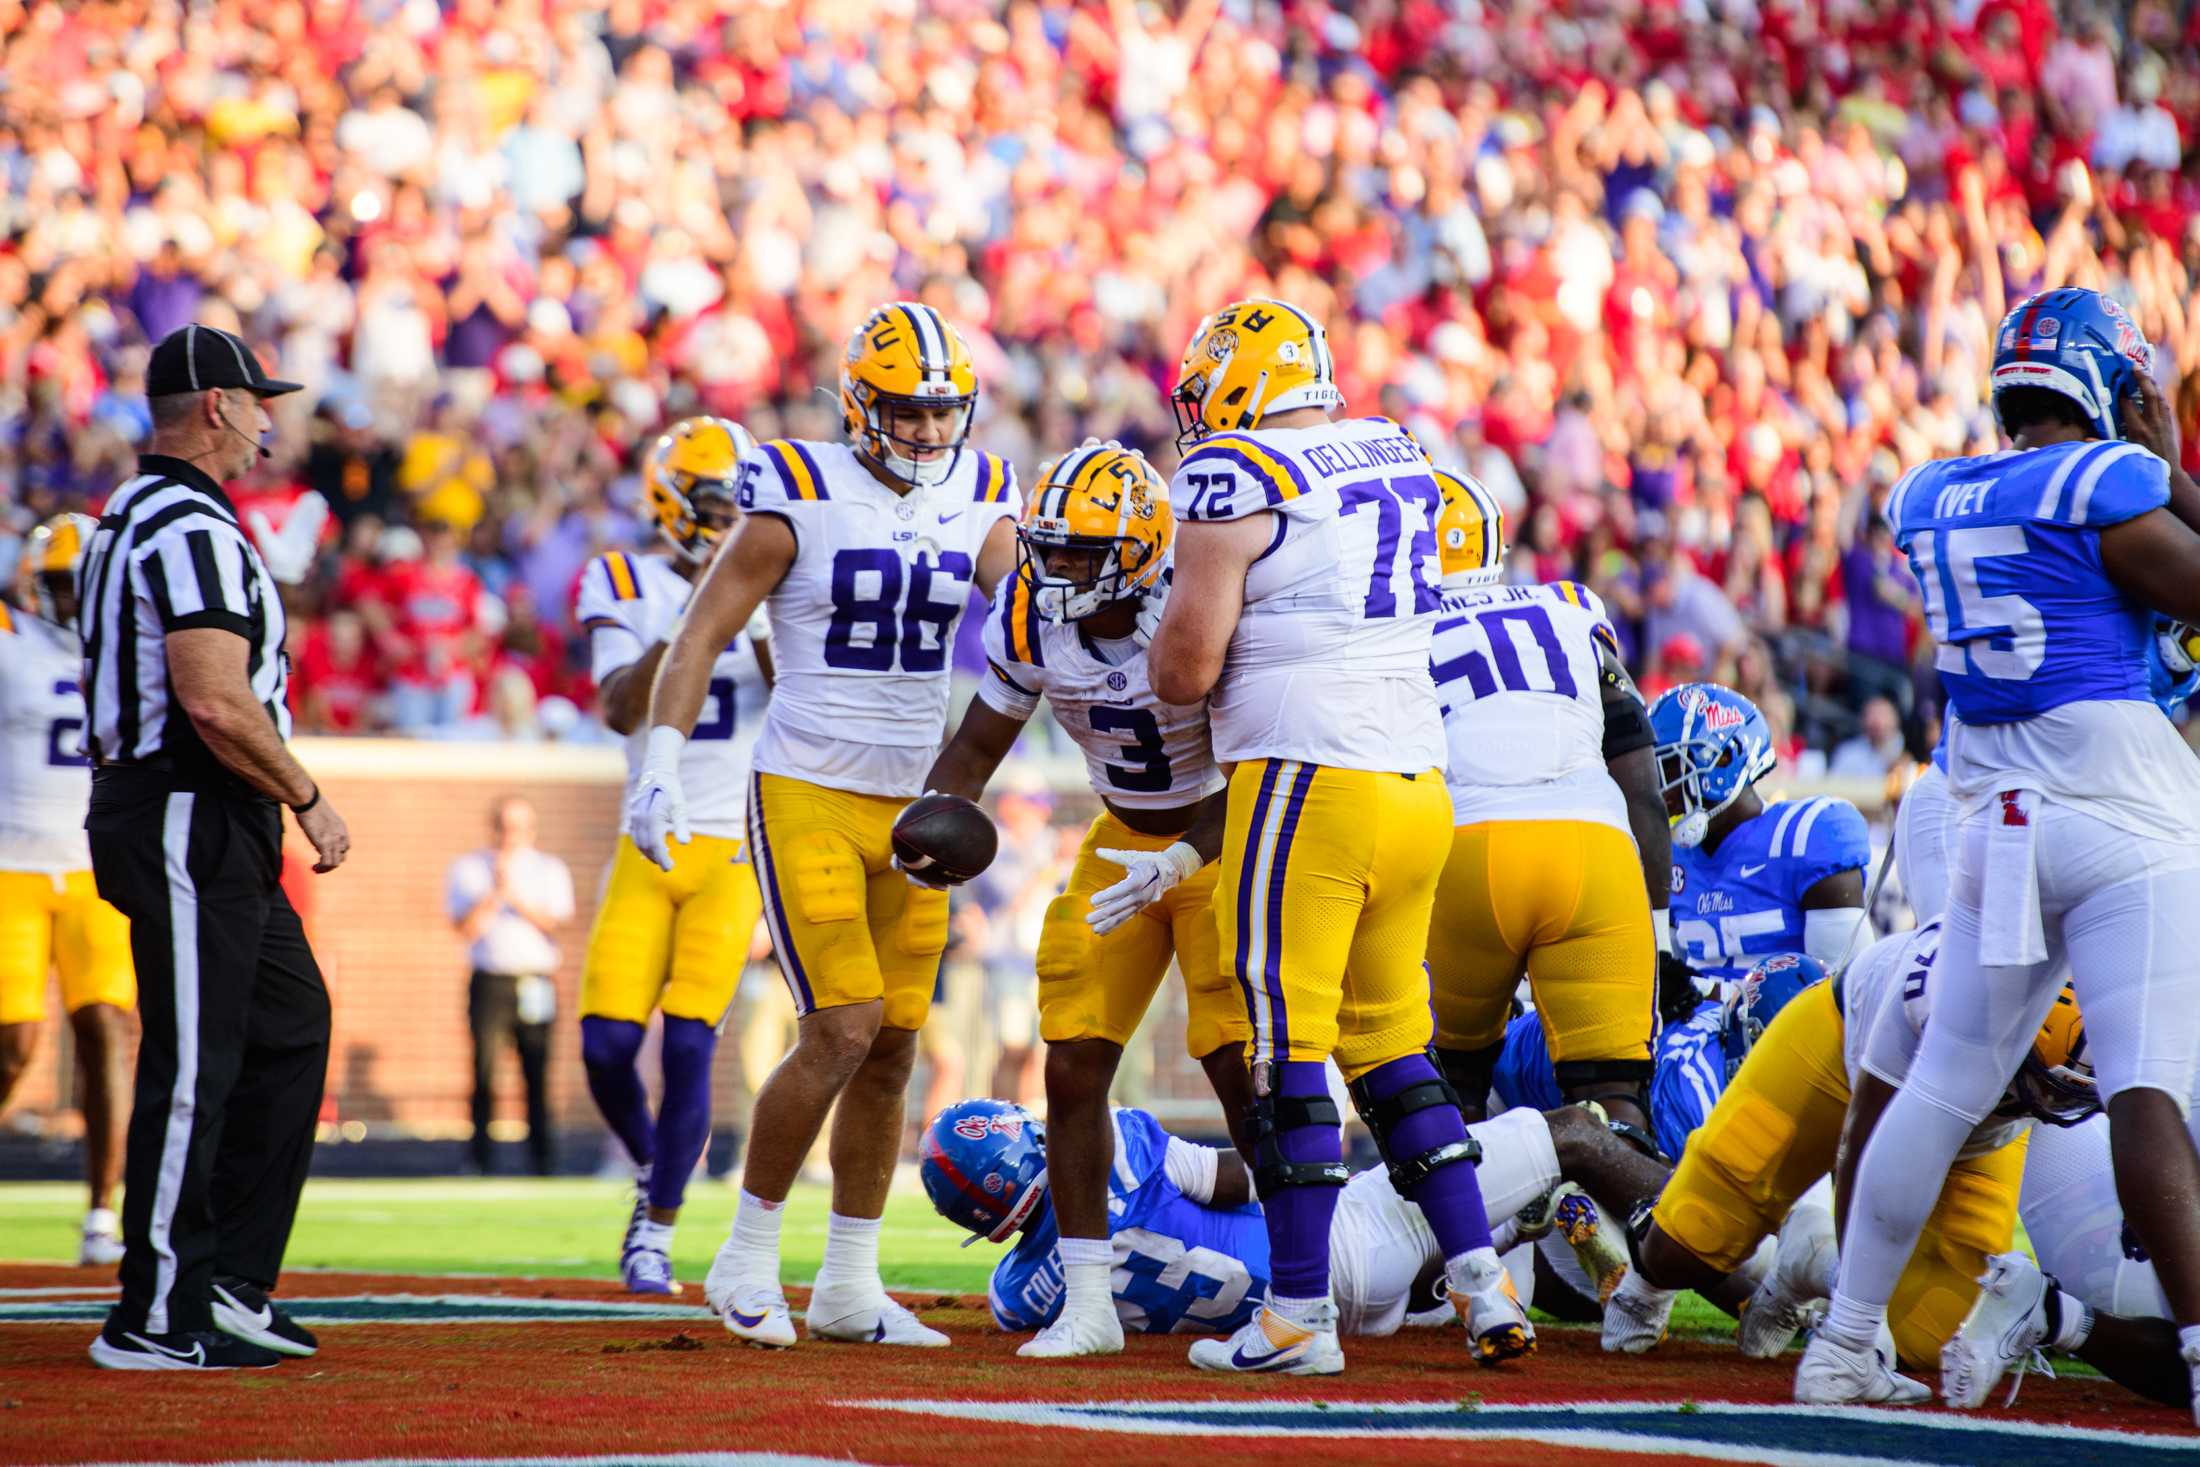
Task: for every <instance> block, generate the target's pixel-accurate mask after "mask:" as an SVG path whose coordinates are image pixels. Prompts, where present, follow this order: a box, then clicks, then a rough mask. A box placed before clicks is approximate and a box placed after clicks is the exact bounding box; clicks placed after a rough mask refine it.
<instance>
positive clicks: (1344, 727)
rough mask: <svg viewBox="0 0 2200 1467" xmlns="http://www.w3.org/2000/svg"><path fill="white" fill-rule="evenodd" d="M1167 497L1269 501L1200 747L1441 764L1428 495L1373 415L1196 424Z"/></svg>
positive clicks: (1331, 760)
mask: <svg viewBox="0 0 2200 1467" xmlns="http://www.w3.org/2000/svg"><path fill="white" fill-rule="evenodd" d="M1169 500H1170V502H1171V504H1173V505H1174V506H1176V512H1177V517H1178V518H1179V519H1180V520H1183V521H1185V522H1187V523H1193V524H1197V523H1202V522H1210V521H1223V520H1236V519H1243V518H1245V517H1246V516H1248V515H1254V514H1259V513H1261V512H1262V511H1264V510H1267V511H1273V512H1274V514H1275V519H1276V526H1275V538H1274V539H1273V540H1272V541H1271V542H1270V543H1269V547H1268V549H1267V550H1266V551H1265V552H1263V554H1262V555H1261V557H1260V558H1259V559H1258V560H1257V561H1255V562H1254V564H1253V567H1252V569H1251V570H1250V571H1248V572H1247V573H1246V577H1245V608H1244V610H1243V612H1241V613H1240V614H1239V617H1238V624H1237V629H1236V631H1235V632H1233V633H1232V634H1231V637H1230V649H1229V654H1228V657H1227V658H1226V660H1225V661H1224V663H1223V668H1222V676H1221V678H1220V679H1219V680H1218V681H1217V682H1216V684H1215V687H1214V691H1213V692H1212V693H1211V694H1210V695H1209V697H1208V705H1207V712H1208V718H1209V721H1210V723H1211V725H1212V728H1213V737H1214V744H1215V757H1216V758H1217V759H1218V760H1220V761H1221V762H1222V763H1224V764H1234V763H1236V762H1237V761H1238V760H1241V759H1263V758H1267V759H1298V760H1303V761H1305V762H1307V763H1311V764H1327V765H1332V766H1335V767H1338V768H1342V769H1362V770H1390V771H1394V772H1397V773H1402V774H1417V773H1419V772H1420V771H1422V770H1425V769H1435V768H1440V767H1442V765H1443V763H1444V728H1443V720H1442V718H1441V717H1440V716H1439V715H1438V713H1437V704H1436V689H1435V686H1434V685H1433V684H1432V683H1431V682H1430V681H1429V676H1428V659H1429V633H1430V630H1431V628H1432V627H1433V625H1434V623H1435V619H1436V612H1437V609H1438V607H1439V605H1440V602H1441V594H1440V592H1439V590H1438V581H1439V579H1440V576H1441V570H1440V567H1439V565H1438V561H1437V553H1436V531H1435V524H1436V519H1437V516H1438V514H1439V513H1440V511H1441V509H1442V505H1443V496H1442V493H1441V492H1440V491H1439V490H1438V488H1437V485H1436V480H1435V478H1434V477H1433V476H1432V475H1431V474H1430V471H1429V462H1428V458H1427V456H1426V455H1425V454H1423V453H1422V451H1421V447H1420V445H1419V444H1417V443H1415V442H1414V441H1413V438H1412V436H1411V435H1410V434H1408V433H1407V432H1406V431H1405V429H1403V428H1401V427H1399V426H1398V425H1397V424H1396V423H1393V422H1391V421H1390V420H1389V419H1388V418H1349V419H1344V420H1340V421H1336V422H1329V423H1323V424H1321V425H1320V426H1318V427H1313V428H1288V429H1267V430H1256V431H1253V432H1245V433H1211V434H1209V435H1208V436H1207V437H1205V438H1202V439H1201V440H1200V441H1199V443H1198V445H1197V446H1196V447H1194V448H1193V449H1192V451H1191V452H1190V453H1188V454H1186V455H1185V457H1184V462H1183V463H1182V464H1181V465H1179V466H1178V468H1177V471H1176V475H1175V477H1174V478H1173V479H1171V481H1170V485H1169Z"/></svg>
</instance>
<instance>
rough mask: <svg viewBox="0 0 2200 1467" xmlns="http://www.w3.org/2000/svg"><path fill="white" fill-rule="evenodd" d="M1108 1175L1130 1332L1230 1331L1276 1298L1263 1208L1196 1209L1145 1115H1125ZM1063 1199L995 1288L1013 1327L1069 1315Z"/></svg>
mask: <svg viewBox="0 0 2200 1467" xmlns="http://www.w3.org/2000/svg"><path fill="white" fill-rule="evenodd" d="M1114 1119H1115V1170H1114V1171H1113V1172H1111V1173H1110V1174H1109V1176H1108V1241H1109V1242H1110V1243H1111V1244H1113V1245H1114V1249H1115V1268H1114V1272H1113V1274H1112V1282H1113V1286H1114V1290H1115V1312H1116V1314H1117V1315H1118V1316H1119V1317H1120V1318H1121V1319H1122V1321H1123V1327H1124V1328H1125V1329H1127V1330H1143V1331H1145V1332H1146V1333H1148V1334H1157V1335H1165V1334H1170V1333H1191V1332H1198V1331H1216V1332H1220V1333H1223V1334H1228V1333H1230V1332H1231V1331H1233V1330H1235V1329H1236V1328H1237V1327H1238V1326H1239V1325H1241V1324H1243V1323H1245V1321H1247V1320H1248V1319H1251V1318H1252V1317H1253V1310H1254V1309H1255V1308H1256V1307H1257V1306H1258V1305H1259V1304H1260V1302H1261V1300H1263V1299H1264V1298H1266V1297H1267V1295H1268V1228H1267V1224H1265V1223H1264V1222H1263V1221H1262V1220H1261V1214H1260V1206H1259V1204H1257V1203H1251V1202H1248V1203H1245V1204H1243V1205H1242V1206H1238V1207H1215V1206H1212V1205H1211V1204H1208V1203H1202V1202H1194V1201H1193V1200H1192V1199H1191V1198H1189V1197H1186V1196H1185V1195H1184V1193H1183V1192H1182V1191H1181V1190H1179V1189H1178V1187H1177V1185H1176V1183H1174V1182H1172V1181H1171V1180H1169V1176H1168V1172H1167V1167H1166V1163H1167V1160H1168V1152H1169V1133H1168V1132H1167V1131H1165V1130H1163V1129H1162V1128H1161V1123H1160V1122H1159V1121H1157V1120H1155V1119H1154V1118H1153V1117H1152V1116H1151V1115H1148V1114H1147V1113H1146V1112H1145V1111H1142V1110H1118V1111H1116V1112H1115V1113H1114ZM1060 1237H1061V1234H1060V1230H1059V1229H1058V1228H1057V1226H1056V1224H1055V1221H1054V1199H1053V1198H1052V1197H1046V1198H1043V1199H1041V1201H1040V1203H1039V1207H1038V1210H1037V1212H1036V1213H1035V1214H1034V1216H1033V1218H1032V1220H1031V1222H1030V1223H1029V1224H1028V1225H1027V1226H1026V1227H1025V1229H1024V1231H1023V1235H1022V1236H1021V1237H1019V1238H1018V1239H1017V1240H1016V1246H1015V1247H1014V1248H1011V1249H1010V1250H1009V1251H1008V1254H1007V1255H1006V1256H1005V1257H1003V1258H1002V1259H1001V1261H1000V1262H999V1263H998V1264H996V1265H995V1266H994V1269H993V1282H992V1284H991V1286H990V1287H989V1288H988V1289H987V1291H986V1299H987V1302H988V1303H990V1304H991V1305H992V1306H993V1318H994V1321H995V1322H996V1323H998V1324H999V1325H1000V1327H1001V1328H1002V1329H1005V1330H1034V1329H1039V1328H1042V1327H1044V1326H1045V1325H1048V1324H1051V1323H1052V1322H1053V1321H1054V1317H1055V1316H1056V1315H1058V1314H1060V1313H1061V1312H1062V1289H1063V1279H1062V1259H1061V1255H1060V1253H1059V1252H1057V1251H1056V1248H1055V1244H1056V1243H1057V1242H1058V1241H1059V1239H1060Z"/></svg>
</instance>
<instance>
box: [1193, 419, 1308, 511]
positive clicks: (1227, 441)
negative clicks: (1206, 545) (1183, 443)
mask: <svg viewBox="0 0 2200 1467" xmlns="http://www.w3.org/2000/svg"><path fill="white" fill-rule="evenodd" d="M1306 492H1307V483H1306V476H1305V475H1304V474H1302V473H1301V472H1299V466H1298V465H1297V464H1295V463H1293V462H1292V461H1291V460H1290V459H1288V458H1286V457H1284V456H1283V455H1281V454H1278V453H1274V452H1271V451H1270V450H1268V449H1267V448H1265V447H1263V446H1262V445H1261V444H1259V443H1256V442H1254V441H1253V440H1252V439H1251V438H1248V437H1246V436H1244V435H1242V434H1215V435H1211V436H1209V437H1208V438H1206V439H1203V440H1202V441H1201V442H1200V445H1199V446H1198V447H1197V448H1195V449H1193V450H1192V451H1191V453H1190V454H1188V455H1186V457H1185V459H1184V462H1183V463H1181V464H1179V465H1178V466H1177V470H1176V474H1175V476H1174V477H1172V478H1171V479H1170V480H1169V506H1170V508H1171V509H1172V510H1174V511H1175V513H1176V516H1177V518H1178V519H1181V520H1189V521H1191V522H1193V523H1195V524H1197V523H1207V522H1216V521H1222V520H1241V519H1244V518H1245V517H1246V516H1247V515H1253V514H1258V513H1260V512H1261V511H1262V510H1264V509H1280V508H1282V507H1283V506H1284V505H1287V504H1290V503H1292V502H1294V501H1296V500H1298V499H1299V498H1301V497H1302V496H1303V495H1305V494H1306Z"/></svg>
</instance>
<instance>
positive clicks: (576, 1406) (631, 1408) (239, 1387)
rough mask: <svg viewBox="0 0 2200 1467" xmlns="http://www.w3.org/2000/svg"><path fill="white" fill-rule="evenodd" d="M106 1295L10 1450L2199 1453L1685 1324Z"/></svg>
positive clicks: (2104, 1411) (28, 1344)
mask: <svg viewBox="0 0 2200 1467" xmlns="http://www.w3.org/2000/svg"><path fill="white" fill-rule="evenodd" d="M107 1297H109V1295H108V1293H107V1290H106V1289H105V1288H104V1287H103V1286H102V1284H101V1283H100V1282H99V1281H98V1279H97V1277H96V1276H95V1275H88V1274H87V1273H86V1272H84V1271H79V1270H74V1269H62V1268H40V1267H29V1266H9V1267H4V1268H0V1464H14V1463H40V1464H50V1463H63V1462H95V1461H98V1462H218V1461H235V1460H242V1459H253V1460H262V1461H265V1460H270V1459H289V1460H325V1461H363V1460H388V1461H404V1462H407V1463H423V1464H425V1463H433V1462H438V1461H449V1460H452V1459H458V1458H521V1457H524V1458H527V1459H530V1460H536V1461H539V1460H542V1459H544V1458H554V1457H614V1458H616V1459H617V1460H619V1461H622V1462H637V1461H640V1460H642V1459H644V1458H647V1457H650V1456H654V1455H660V1454H672V1453H740V1452H747V1453H785V1454H789V1455H813V1454H814V1455H817V1456H822V1457H836V1458H842V1459H854V1460H858V1461H865V1462H876V1463H895V1464H907V1467H970V1464H972V1463H983V1464H987V1467H999V1464H1008V1463H1022V1462H1060V1461H1063V1460H1065V1459H1071V1458H1074V1460H1075V1461H1076V1462H1077V1463H1078V1467H1152V1464H1154V1463H1156V1462H1179V1461H1190V1460H1197V1461H1200V1462H1202V1463H1219V1462H1236V1461H1254V1460H1261V1461H1270V1462H1272V1461H1274V1460H1275V1459H1276V1456H1277V1453H1278V1450H1279V1440H1280V1439H1288V1445H1287V1447H1285V1448H1283V1449H1284V1450H1288V1452H1289V1454H1290V1458H1291V1460H1293V1461H1294V1462H1306V1463H1338V1464H1343V1463H1363V1462H1367V1461H1370V1460H1374V1459H1380V1460H1381V1461H1383V1462H1384V1463H1386V1464H1393V1463H1394V1464H1397V1467H1418V1464H1423V1463H1431V1464H1433V1463H1440V1462H1457V1461H1460V1460H1463V1459H1466V1458H1467V1457H1468V1455H1469V1454H1470V1453H1471V1459H1472V1460H1474V1461H1476V1462H1478V1463H1499V1462H1511V1461H1528V1460H1552V1459H1554V1458H1555V1457H1556V1454H1557V1453H1558V1452H1559V1451H1563V1452H1564V1454H1565V1460H1567V1461H1569V1462H1577V1463H1581V1464H1585V1467H1604V1464H1615V1463H1623V1462H1651V1461H1657V1462H1665V1463H1670V1462H1674V1461H1677V1460H1679V1461H1686V1460H1698V1461H1708V1460H1718V1461H1791V1462H1805V1461H1815V1462H1826V1461H1829V1460H1835V1459H1838V1460H1847V1461H1859V1460H1869V1461H1881V1462H1950V1463H1955V1462H1967V1461H1985V1460H1993V1461H1999V1462H2013V1463H2014V1462H2032V1461H2036V1462H2040V1463H2043V1464H2053V1467H2075V1464H2081V1463H2085V1462H2092V1461H2098V1462H2103V1463H2113V1464H2115V1467H2143V1464H2146V1463H2150V1462H2152V1461H2155V1460H2161V1461H2165V1462H2168V1461H2174V1460H2177V1459H2178V1458H2179V1457H2183V1458H2184V1459H2185V1460H2186V1461H2188V1462H2189V1461H2191V1460H2195V1459H2196V1458H2195V1456H2193V1455H2189V1453H2191V1451H2192V1449H2193V1448H2194V1447H2196V1446H2200V1439H2196V1438H2195V1436H2194V1435H2193V1434H2192V1433H2191V1423H2190V1421H2189V1419H2188V1418H2186V1417H2185V1416H2184V1415H2183V1414H2182V1413H2179V1412H2175V1411H2170V1410H2166V1409H2163V1408H2160V1407H2155V1406H2151V1405H2148V1404H2146V1403H2144V1402H2142V1401H2140V1400H2138V1399H2137V1398H2136V1397H2133V1396H2131V1395H2129V1394H2127V1393H2125V1392H2124V1391H2122V1390H2120V1389H2119V1388H2117V1387H2115V1386H2112V1385H2109V1384H2107V1383H2105V1382H2101V1381H2097V1380H2084V1381H2078V1380H2065V1381H2042V1380H2031V1381H2028V1382H2027V1383H2026V1385H2025V1387H2024V1391H2023V1395H2022V1397H2021V1400H2020V1404H2019V1406H2018V1408H2017V1409H2016V1410H2015V1411H2013V1412H2012V1411H2006V1410H1988V1411H1984V1412H1979V1413H1975V1414H1971V1415H1964V1416H1956V1415H1953V1414H1950V1413H1943V1412H1938V1411H1912V1412H1891V1411H1890V1412H1850V1413H1843V1412H1833V1413H1824V1412H1801V1411H1795V1410H1789V1409H1785V1408H1784V1403H1785V1402H1786V1400H1787V1393H1788V1386H1789V1382H1790V1380H1791V1379H1792V1371H1793V1368H1794V1365H1793V1357H1792V1356H1790V1357H1789V1359H1788V1360H1786V1361H1783V1362H1756V1361H1750V1360H1744V1359H1742V1358H1741V1357H1739V1356H1738V1355H1736V1354H1735V1352H1734V1351H1733V1349H1732V1348H1731V1347H1729V1346H1723V1345H1718V1346H1715V1345H1708V1344H1687V1343H1669V1344H1668V1345H1666V1346H1665V1347H1664V1348H1662V1349H1660V1350H1659V1351H1658V1352H1656V1353H1655V1354H1653V1355H1650V1356H1648V1357H1644V1358H1626V1357H1615V1356H1609V1355H1605V1354H1603V1353H1602V1352H1600V1351H1599V1350H1598V1348H1597V1344H1596V1338H1595V1336H1594V1334H1592V1333H1589V1332H1585V1331H1578V1330H1559V1329H1546V1330H1545V1331H1544V1334H1543V1344H1542V1349H1541V1352H1540V1353H1539V1354H1538V1355H1537V1356H1535V1357H1534V1358H1533V1359H1532V1360H1530V1361H1528V1362H1526V1363H1525V1364H1524V1365H1514V1366H1509V1367H1505V1368H1501V1369H1497V1370H1479V1369H1476V1368H1475V1367H1474V1366H1473V1365H1472V1364H1470V1363H1469V1362H1468V1360H1467V1358H1466V1355H1465V1352H1464V1350H1463V1349H1462V1348H1460V1347H1459V1342H1458V1339H1457V1337H1456V1336H1455V1335H1453V1334H1450V1333H1448V1332H1442V1333H1439V1332H1427V1331H1414V1332H1411V1333H1409V1334H1405V1335H1401V1336H1398V1337H1395V1338H1392V1339H1387V1340H1350V1341H1347V1342H1346V1347H1345V1348H1346V1357H1347V1360H1348V1367H1347V1370H1346V1372H1345V1374H1344V1375H1343V1376H1341V1377H1339V1378H1336V1379H1332V1380H1299V1379H1288V1380H1270V1379H1242V1378H1235V1377H1224V1376H1215V1375H1208V1374H1204V1373H1201V1372H1197V1371H1194V1370H1192V1369H1190V1368H1189V1367H1188V1366H1187V1365H1186V1364H1185V1363H1184V1347H1185V1341H1184V1340H1182V1339H1177V1338H1152V1337H1133V1339H1132V1341H1131V1345H1130V1349H1129V1351H1128V1352H1127V1353H1125V1354H1123V1355H1120V1356H1116V1357H1113V1358H1109V1359H1102V1360H1096V1361H1091V1362H1082V1361H1080V1362H1069V1363H1047V1364H1041V1363H1031V1362H1023V1361H1018V1360H1016V1359H1015V1345H1016V1341H1015V1340H1012V1339H1010V1338H1007V1337H1005V1336H1002V1335H1000V1334H998V1333H996V1332H994V1331H993V1330H992V1329H991V1328H990V1326H989V1323H988V1321H987V1319H986V1316H985V1313H984V1310H983V1306H982V1303H981V1301H978V1300H976V1299H916V1300H913V1301H912V1302H914V1303H916V1304H917V1305H918V1307H919V1308H920V1309H921V1310H922V1312H923V1313H924V1314H925V1317H926V1318H927V1319H928V1320H929V1321H931V1322H933V1323H935V1324H938V1325H940V1326H941V1327H943V1328H945V1329H947V1330H948V1331H949V1332H950V1333H951V1334H952V1335H953V1336H954V1337H955V1344H954V1347H953V1348H952V1349H949V1350H943V1351H927V1350H903V1351H887V1350H871V1349H868V1348H865V1347H861V1346H852V1345H837V1346H836V1345H820V1344H814V1343H809V1342H804V1343H803V1344H801V1345H799V1346H797V1347H796V1348H795V1349H793V1350H790V1351H784V1352H779V1353H769V1352H763V1351H757V1350H752V1349H747V1348H745V1347H741V1346H738V1345H736V1344H735V1343H734V1342H733V1341H732V1340H730V1339H729V1338H728V1337H727V1336H726V1335H725V1334H724V1332H723V1331H722V1330H721V1329H720V1328H719V1327H718V1325H717V1323H716V1321H715V1320H713V1319H711V1318H710V1317H709V1316H708V1315H707V1314H706V1313H704V1312H703V1311H702V1309H701V1308H700V1307H699V1306H700V1303H701V1300H700V1297H699V1291H698V1290H697V1289H696V1288H695V1287H694V1286H693V1285H690V1287H689V1289H688V1291H687V1293H686V1294H685V1295H684V1296H683V1297H682V1298H681V1299H679V1300H675V1301H671V1310H665V1309H663V1308H655V1309H653V1308H652V1305H651V1304H649V1303H646V1302H638V1301H635V1300H633V1299H632V1298H631V1297H630V1296H627V1295H625V1294H622V1293H620V1292H618V1291H617V1290H616V1289H613V1288H610V1287H605V1286H598V1285H591V1284H589V1283H586V1282H584V1281H575V1280H562V1279H561V1280H526V1279H492V1278H450V1277H434V1278H400V1277H391V1276H387V1275H358V1274H334V1273H329V1274H294V1275H291V1276H289V1277H287V1278H286V1279H285V1281H284V1289H283V1295H282V1297H283V1298H284V1299H285V1300H287V1301H289V1302H290V1303H291V1304H292V1306H293V1307H294V1308H295V1309H296V1310H297V1311H298V1312H299V1314H300V1315H301V1317H304V1318H307V1319H308V1320H309V1322H314V1327H315V1328H316V1329H317V1330H318V1331H319V1332H320V1335H321V1339H322V1350H321V1354H320V1355H319V1356H318V1357H317V1358H315V1359H312V1360H303V1361H294V1362H291V1363H289V1364H286V1365H283V1366H282V1367H280V1368H279V1369H276V1370H273V1371H267V1372H254V1373H251V1374H245V1375H235V1376H224V1377H216V1378H207V1377H195V1376H180V1375H158V1374H152V1375H148V1374H109V1373H106V1372H102V1371H98V1370H95V1369H94V1368H93V1367H92V1366H91V1364H90V1363H89V1361H88V1360H86V1358H85V1355H84V1347H85V1345H86V1343H87V1342H88V1341H89V1339H90V1338H91V1335H92V1333H93V1330H94V1329H95V1328H96V1325H95V1324H94V1323H92V1322H91V1321H90V1320H89V1319H88V1318H86V1316H89V1315H96V1313H97V1312H98V1311H99V1310H100V1309H101V1308H103V1307H104V1302H105V1300H106V1298H107ZM795 1302H796V1305H797V1307H799V1306H800V1303H801V1292H800V1291H796V1295H795ZM636 1310H641V1311H646V1312H644V1313H642V1314H640V1315H639V1316H638V1317H637V1315H636V1313H635V1312H634V1311H636ZM576 1311H578V1312H580V1313H581V1314H583V1315H584V1316H586V1315H591V1314H596V1313H601V1312H605V1311H614V1312H617V1313H619V1314H622V1315H624V1316H625V1317H616V1318H598V1317H580V1318H575V1317H572V1315H573V1314H574V1313H575V1312H576ZM673 1311H678V1312H677V1313H674V1312H673ZM484 1316H494V1317H484ZM518 1318H524V1319H525V1322H518ZM369 1321H381V1322H369Z"/></svg>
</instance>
